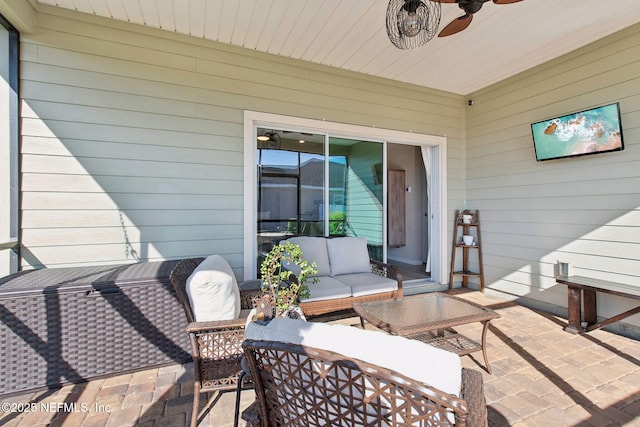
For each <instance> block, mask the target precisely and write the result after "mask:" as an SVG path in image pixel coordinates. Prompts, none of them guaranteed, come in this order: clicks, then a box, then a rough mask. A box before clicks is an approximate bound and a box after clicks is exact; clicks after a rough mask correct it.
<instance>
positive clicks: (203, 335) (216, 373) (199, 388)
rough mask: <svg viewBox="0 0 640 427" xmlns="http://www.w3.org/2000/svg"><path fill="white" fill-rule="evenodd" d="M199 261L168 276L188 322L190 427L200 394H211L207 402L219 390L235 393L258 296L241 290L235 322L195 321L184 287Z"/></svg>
mask: <svg viewBox="0 0 640 427" xmlns="http://www.w3.org/2000/svg"><path fill="white" fill-rule="evenodd" d="M203 260H204V258H191V259H186V260H183V261H181V262H180V263H178V264H177V265H176V266H175V267H174V269H173V270H172V271H171V274H170V276H169V278H170V281H171V284H172V285H173V288H174V289H175V291H176V294H177V295H178V299H179V300H180V302H181V304H182V308H183V309H184V312H185V315H186V317H187V321H188V325H187V328H186V332H187V334H188V335H189V342H190V343H191V357H192V358H193V365H194V370H195V377H194V381H193V409H192V415H191V426H193V427H195V426H196V425H197V424H198V418H199V417H198V415H199V407H200V394H201V393H209V392H213V393H214V394H213V395H212V396H211V398H210V399H209V401H210V402H211V401H213V400H214V399H215V396H216V395H217V393H219V392H221V391H230V390H239V387H238V385H239V384H238V381H239V378H240V377H239V375H240V373H241V371H242V367H241V365H240V362H241V360H242V356H243V349H242V342H243V341H244V339H245V336H244V332H245V323H246V319H247V317H248V315H249V311H250V309H251V308H253V307H254V306H255V304H256V302H257V301H258V299H259V297H260V291H248V292H244V291H241V293H240V298H241V308H242V311H241V312H240V316H239V317H238V319H234V320H220V321H212V322H196V321H195V320H194V319H195V318H194V316H193V312H192V311H191V305H190V304H189V297H188V295H187V292H186V285H187V279H188V278H189V276H190V275H191V273H192V272H193V270H194V269H195V268H196V267H197V266H198V265H199V264H200V263H201V262H202V261H203ZM245 378H247V379H250V378H249V377H245ZM240 386H241V387H242V388H251V387H253V384H252V383H251V382H250V381H245V383H243V384H240ZM206 409H207V408H205V411H206Z"/></svg>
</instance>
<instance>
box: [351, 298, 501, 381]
mask: <svg viewBox="0 0 640 427" xmlns="http://www.w3.org/2000/svg"><path fill="white" fill-rule="evenodd" d="M353 309H354V310H355V312H356V313H357V314H358V316H360V322H361V323H362V326H363V328H364V321H367V322H369V323H370V324H372V325H373V326H376V327H378V328H380V329H382V330H384V331H386V332H388V333H390V334H393V335H401V336H403V337H407V338H411V339H415V340H418V341H422V342H424V343H427V344H430V345H433V346H434V347H438V348H442V349H444V350H448V351H451V352H454V353H457V354H458V355H460V356H462V355H466V354H470V353H474V352H476V351H480V350H482V355H483V357H484V363H485V367H486V370H487V372H488V373H491V367H490V366H489V359H488V358H487V346H486V338H487V328H488V327H489V322H490V321H491V320H492V319H497V318H499V317H500V315H499V314H498V313H496V312H495V311H493V310H490V309H488V308H486V307H483V306H481V305H478V304H475V303H473V302H470V301H466V300H464V299H462V298H458V297H454V296H451V295H447V294H443V293H439V292H436V293H428V294H421V295H415V296H410V297H404V298H398V299H388V300H380V301H373V302H357V303H354V304H353ZM475 322H482V324H483V328H482V341H481V343H478V342H476V341H473V340H472V339H470V338H467V337H466V336H464V335H462V334H459V333H457V332H456V331H455V330H453V329H451V328H452V327H453V326H458V325H465V324H468V323H475Z"/></svg>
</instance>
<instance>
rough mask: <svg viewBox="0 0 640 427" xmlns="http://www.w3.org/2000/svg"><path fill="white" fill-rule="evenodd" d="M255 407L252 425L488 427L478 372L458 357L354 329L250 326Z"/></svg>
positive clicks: (277, 322)
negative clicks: (463, 365) (461, 361)
mask: <svg viewBox="0 0 640 427" xmlns="http://www.w3.org/2000/svg"><path fill="white" fill-rule="evenodd" d="M246 337H247V340H246V341H245V343H244V344H243V346H244V349H245V354H246V357H247V361H248V364H249V367H250V370H251V375H252V377H253V380H254V384H255V390H256V398H257V400H256V402H254V404H252V405H251V406H250V407H248V408H247V409H246V410H245V411H244V413H243V419H245V420H246V421H248V422H249V421H251V423H250V425H252V426H253V425H261V426H263V427H268V426H272V425H280V426H288V425H297V426H301V425H304V426H317V427H320V426H322V427H323V426H326V425H340V426H398V427H399V426H454V425H455V426H466V427H469V426H474V427H475V426H478V427H484V426H486V425H487V406H486V402H485V398H484V390H483V381H482V374H481V373H480V372H479V371H476V370H473V369H467V368H462V367H461V363H460V357H459V356H458V355H456V354H455V353H449V352H447V351H444V350H441V349H438V348H435V347H432V346H430V345H428V344H424V343H422V342H419V341H416V340H411V339H407V338H404V337H401V336H393V335H387V334H384V333H382V332H379V331H368V330H362V329H359V328H354V327H351V326H344V325H329V324H322V323H314V322H305V321H303V320H294V319H280V318H277V319H274V320H272V321H271V322H270V323H269V325H268V326H260V325H257V324H255V323H249V324H248V325H247V333H246Z"/></svg>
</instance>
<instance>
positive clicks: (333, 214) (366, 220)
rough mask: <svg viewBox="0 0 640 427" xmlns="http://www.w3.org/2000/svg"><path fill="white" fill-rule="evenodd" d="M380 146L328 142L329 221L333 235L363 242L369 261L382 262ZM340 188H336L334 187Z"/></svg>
mask: <svg viewBox="0 0 640 427" xmlns="http://www.w3.org/2000/svg"><path fill="white" fill-rule="evenodd" d="M382 156H383V145H382V143H380V142H371V141H362V140H357V139H346V138H335V137H330V138H329V175H330V176H329V182H330V184H331V185H330V188H331V195H332V201H334V203H331V204H330V211H329V219H330V221H331V222H330V231H331V230H335V232H334V233H333V234H341V235H345V236H358V237H364V238H366V239H367V244H368V246H369V254H370V256H371V258H372V259H376V260H379V261H382V259H383V236H384V235H383V231H384V230H383V212H384V211H383V205H384V200H383V194H384V193H383V188H384V187H383V185H384V172H383V166H382V165H383V162H382ZM338 184H340V185H338Z"/></svg>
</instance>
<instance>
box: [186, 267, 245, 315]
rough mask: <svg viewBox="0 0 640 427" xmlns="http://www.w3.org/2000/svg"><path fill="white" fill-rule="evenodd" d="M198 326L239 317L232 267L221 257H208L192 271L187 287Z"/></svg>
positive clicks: (238, 300)
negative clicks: (202, 323)
mask: <svg viewBox="0 0 640 427" xmlns="http://www.w3.org/2000/svg"><path fill="white" fill-rule="evenodd" d="M186 291H187V295H188V296H189V303H190V304H191V311H192V312H193V316H194V318H195V320H196V321H197V322H208V321H212V320H233V319H237V318H238V316H239V315H240V290H239V289H238V283H237V282H236V276H235V275H234V274H233V270H232V269H231V266H230V265H229V263H228V262H227V260H225V259H224V258H223V257H221V256H220V255H211V256H209V257H207V258H206V259H205V260H204V261H202V262H201V263H200V265H198V267H196V269H195V270H193V273H191V275H190V276H189V278H188V279H187V286H186Z"/></svg>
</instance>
